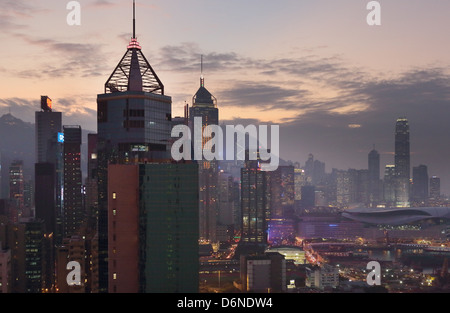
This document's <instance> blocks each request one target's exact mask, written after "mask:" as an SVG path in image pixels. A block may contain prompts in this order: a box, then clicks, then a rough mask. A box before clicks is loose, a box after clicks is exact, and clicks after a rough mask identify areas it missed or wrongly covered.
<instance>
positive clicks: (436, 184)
mask: <svg viewBox="0 0 450 313" xmlns="http://www.w3.org/2000/svg"><path fill="white" fill-rule="evenodd" d="M440 198H441V179H440V178H439V177H437V176H432V177H430V200H434V201H436V200H439V199H440Z"/></svg>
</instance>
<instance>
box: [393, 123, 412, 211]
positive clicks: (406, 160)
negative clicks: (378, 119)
mask: <svg viewBox="0 0 450 313" xmlns="http://www.w3.org/2000/svg"><path fill="white" fill-rule="evenodd" d="M410 171H411V170H410V144H409V123H408V120H407V119H406V118H398V119H397V123H396V126H395V177H396V188H395V206H396V207H408V206H409V204H410V202H409V180H410V176H411V173H410Z"/></svg>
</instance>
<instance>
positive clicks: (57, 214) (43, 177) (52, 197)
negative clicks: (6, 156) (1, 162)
mask: <svg viewBox="0 0 450 313" xmlns="http://www.w3.org/2000/svg"><path fill="white" fill-rule="evenodd" d="M35 127H36V164H35V212H36V217H37V218H40V219H42V220H44V222H45V225H46V230H45V231H46V232H47V233H49V234H50V233H53V234H54V236H55V241H56V243H60V242H61V240H62V209H63V192H62V189H63V160H62V149H63V146H62V145H63V138H64V137H63V136H62V114H61V112H55V111H54V110H53V104H52V100H51V99H50V98H49V97H48V96H41V110H40V111H37V112H36V113H35ZM51 177H53V179H54V183H53V184H50V182H48V179H52V178H51ZM44 182H47V183H48V185H47V186H46V185H43V184H41V183H44ZM52 185H53V186H52ZM49 219H50V220H49Z"/></svg>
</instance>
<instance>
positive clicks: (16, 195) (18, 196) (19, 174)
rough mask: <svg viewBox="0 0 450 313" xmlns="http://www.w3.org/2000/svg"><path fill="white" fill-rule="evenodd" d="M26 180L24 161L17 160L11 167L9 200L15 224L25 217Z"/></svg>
mask: <svg viewBox="0 0 450 313" xmlns="http://www.w3.org/2000/svg"><path fill="white" fill-rule="evenodd" d="M23 193H24V178H23V161H21V160H15V161H13V162H12V163H11V165H10V167H9V198H10V199H11V205H12V212H11V213H12V216H10V218H12V221H13V222H18V221H19V218H21V217H23V216H22V215H23V210H24V197H23Z"/></svg>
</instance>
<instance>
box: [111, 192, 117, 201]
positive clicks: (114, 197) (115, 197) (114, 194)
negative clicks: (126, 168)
mask: <svg viewBox="0 0 450 313" xmlns="http://www.w3.org/2000/svg"><path fill="white" fill-rule="evenodd" d="M112 198H113V199H114V200H116V199H117V194H116V193H115V192H113V194H112Z"/></svg>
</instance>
